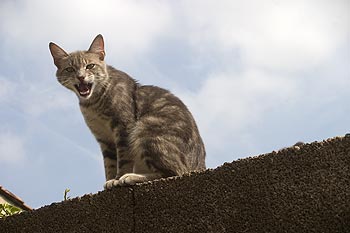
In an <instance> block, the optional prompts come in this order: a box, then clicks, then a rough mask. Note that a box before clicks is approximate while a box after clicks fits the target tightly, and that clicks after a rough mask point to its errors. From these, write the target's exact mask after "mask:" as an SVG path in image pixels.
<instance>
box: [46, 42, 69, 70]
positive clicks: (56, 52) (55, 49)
mask: <svg viewBox="0 0 350 233" xmlns="http://www.w3.org/2000/svg"><path fill="white" fill-rule="evenodd" d="M49 49H50V52H51V55H52V57H53V62H54V63H55V65H56V66H57V67H58V66H59V63H60V61H61V59H62V58H64V57H67V56H68V53H66V51H64V50H63V49H62V48H61V47H59V46H58V45H57V44H55V43H53V42H50V44H49Z"/></svg>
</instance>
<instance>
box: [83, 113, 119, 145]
mask: <svg viewBox="0 0 350 233" xmlns="http://www.w3.org/2000/svg"><path fill="white" fill-rule="evenodd" d="M80 110H81V112H82V114H83V116H84V119H85V122H86V124H87V125H88V127H89V128H90V130H91V132H92V133H93V134H94V136H95V137H96V139H98V140H103V141H111V142H112V141H114V140H115V135H114V133H113V130H112V128H111V122H112V118H111V117H107V116H105V115H103V114H101V113H98V112H96V111H94V110H93V109H89V108H80Z"/></svg>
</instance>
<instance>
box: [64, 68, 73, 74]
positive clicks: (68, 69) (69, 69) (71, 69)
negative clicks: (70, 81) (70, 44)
mask: <svg viewBox="0 0 350 233" xmlns="http://www.w3.org/2000/svg"><path fill="white" fill-rule="evenodd" d="M64 71H66V72H69V73H72V72H74V68H73V67H67V68H66V69H64Z"/></svg>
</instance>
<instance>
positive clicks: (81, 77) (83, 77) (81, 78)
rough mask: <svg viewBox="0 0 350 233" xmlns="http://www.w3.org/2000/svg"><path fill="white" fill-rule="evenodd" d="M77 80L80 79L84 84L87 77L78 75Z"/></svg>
mask: <svg viewBox="0 0 350 233" xmlns="http://www.w3.org/2000/svg"><path fill="white" fill-rule="evenodd" d="M77 78H78V80H79V81H80V82H83V81H84V79H85V76H83V75H78V76H77Z"/></svg>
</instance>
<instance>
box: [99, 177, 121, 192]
mask: <svg viewBox="0 0 350 233" xmlns="http://www.w3.org/2000/svg"><path fill="white" fill-rule="evenodd" d="M118 183H119V181H118V180H116V179H112V180H107V181H106V183H105V184H104V185H103V188H104V189H105V190H107V189H111V188H113V187H114V186H117V185H118Z"/></svg>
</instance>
